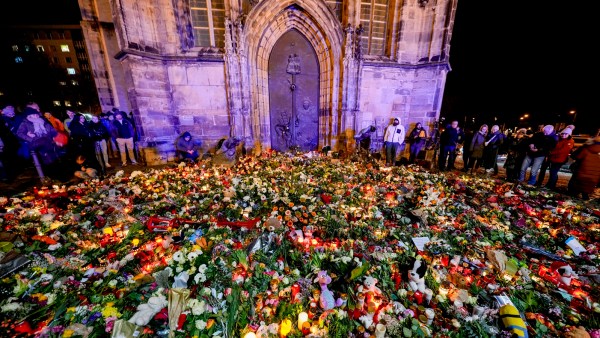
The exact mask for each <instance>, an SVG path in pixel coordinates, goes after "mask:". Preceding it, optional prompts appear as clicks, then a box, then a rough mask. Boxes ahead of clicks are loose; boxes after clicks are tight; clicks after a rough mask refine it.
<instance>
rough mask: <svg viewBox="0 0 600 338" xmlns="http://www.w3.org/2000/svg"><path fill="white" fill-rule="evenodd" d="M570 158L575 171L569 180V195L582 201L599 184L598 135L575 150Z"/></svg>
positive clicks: (599, 149)
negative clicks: (575, 166)
mask: <svg viewBox="0 0 600 338" xmlns="http://www.w3.org/2000/svg"><path fill="white" fill-rule="evenodd" d="M571 157H572V158H573V159H574V160H575V161H576V163H577V169H576V170H575V172H574V173H573V175H572V176H571V179H570V180H569V186H568V189H569V193H570V194H572V195H573V196H576V197H577V196H578V195H579V194H581V197H582V198H583V199H584V200H588V199H589V198H590V194H591V193H593V192H594V189H596V187H597V186H598V183H600V135H599V136H596V137H594V138H592V139H589V140H587V141H586V142H585V143H584V145H583V146H581V147H579V148H577V150H575V152H574V153H573V154H572V155H571Z"/></svg>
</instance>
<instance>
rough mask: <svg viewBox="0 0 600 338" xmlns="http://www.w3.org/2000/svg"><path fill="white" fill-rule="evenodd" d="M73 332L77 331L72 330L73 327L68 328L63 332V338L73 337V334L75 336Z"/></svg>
mask: <svg viewBox="0 0 600 338" xmlns="http://www.w3.org/2000/svg"><path fill="white" fill-rule="evenodd" d="M73 333H75V331H74V330H71V329H66V330H65V331H64V332H63V335H62V338H70V337H72V336H73Z"/></svg>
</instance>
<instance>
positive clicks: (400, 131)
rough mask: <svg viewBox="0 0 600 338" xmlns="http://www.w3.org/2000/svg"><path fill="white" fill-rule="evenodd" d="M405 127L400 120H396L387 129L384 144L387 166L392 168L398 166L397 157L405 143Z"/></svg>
mask: <svg viewBox="0 0 600 338" xmlns="http://www.w3.org/2000/svg"><path fill="white" fill-rule="evenodd" d="M404 136H405V133H404V126H403V125H401V124H400V118H398V117H397V118H394V120H393V122H392V123H391V124H390V125H388V126H387V128H385V133H384V134H383V143H384V145H385V164H386V165H387V166H392V165H395V164H396V156H398V150H399V149H400V145H402V143H404Z"/></svg>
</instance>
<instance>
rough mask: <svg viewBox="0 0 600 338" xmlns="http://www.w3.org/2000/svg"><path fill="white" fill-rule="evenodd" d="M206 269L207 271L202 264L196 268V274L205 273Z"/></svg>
mask: <svg viewBox="0 0 600 338" xmlns="http://www.w3.org/2000/svg"><path fill="white" fill-rule="evenodd" d="M206 269H208V267H207V266H206V264H202V265H200V266H199V267H198V272H199V273H200V272H201V273H206Z"/></svg>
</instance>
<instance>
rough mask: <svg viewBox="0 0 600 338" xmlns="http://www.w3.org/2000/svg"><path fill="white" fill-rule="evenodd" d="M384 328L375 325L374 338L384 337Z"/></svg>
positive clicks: (380, 325) (383, 326)
mask: <svg viewBox="0 0 600 338" xmlns="http://www.w3.org/2000/svg"><path fill="white" fill-rule="evenodd" d="M385 330H386V327H385V325H383V324H377V326H375V337H376V338H384V337H385Z"/></svg>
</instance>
